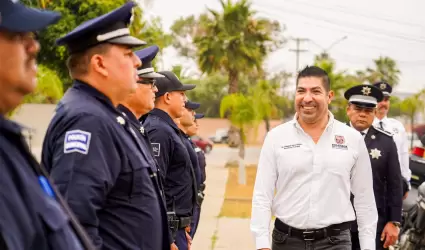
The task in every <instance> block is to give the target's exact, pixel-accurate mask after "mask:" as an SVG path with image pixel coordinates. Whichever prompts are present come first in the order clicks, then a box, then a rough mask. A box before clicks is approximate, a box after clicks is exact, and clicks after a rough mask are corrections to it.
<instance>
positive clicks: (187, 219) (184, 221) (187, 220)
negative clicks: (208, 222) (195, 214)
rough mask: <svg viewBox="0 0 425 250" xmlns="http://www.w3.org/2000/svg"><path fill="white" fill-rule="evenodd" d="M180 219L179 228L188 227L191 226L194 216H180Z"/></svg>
mask: <svg viewBox="0 0 425 250" xmlns="http://www.w3.org/2000/svg"><path fill="white" fill-rule="evenodd" d="M178 220H179V229H182V228H186V227H188V226H190V223H191V222H192V217H178Z"/></svg>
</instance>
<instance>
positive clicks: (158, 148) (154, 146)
mask: <svg viewBox="0 0 425 250" xmlns="http://www.w3.org/2000/svg"><path fill="white" fill-rule="evenodd" d="M151 146H152V151H153V156H155V157H159V156H160V154H161V144H159V143H151Z"/></svg>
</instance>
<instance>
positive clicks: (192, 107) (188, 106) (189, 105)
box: [184, 102, 201, 110]
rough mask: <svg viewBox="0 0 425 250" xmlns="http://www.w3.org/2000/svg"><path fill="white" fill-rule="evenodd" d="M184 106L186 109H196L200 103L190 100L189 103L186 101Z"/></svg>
mask: <svg viewBox="0 0 425 250" xmlns="http://www.w3.org/2000/svg"><path fill="white" fill-rule="evenodd" d="M184 106H185V107H186V108H188V109H191V110H195V109H198V108H199V107H201V104H200V103H197V102H191V103H186V105H184Z"/></svg>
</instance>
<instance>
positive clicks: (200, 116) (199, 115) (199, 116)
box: [195, 113, 205, 120]
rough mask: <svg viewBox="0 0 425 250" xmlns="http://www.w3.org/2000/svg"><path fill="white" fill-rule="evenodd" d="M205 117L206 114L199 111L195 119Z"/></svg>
mask: <svg viewBox="0 0 425 250" xmlns="http://www.w3.org/2000/svg"><path fill="white" fill-rule="evenodd" d="M204 117H205V115H204V114H201V113H199V114H198V113H197V114H195V120H196V119H201V118H204Z"/></svg>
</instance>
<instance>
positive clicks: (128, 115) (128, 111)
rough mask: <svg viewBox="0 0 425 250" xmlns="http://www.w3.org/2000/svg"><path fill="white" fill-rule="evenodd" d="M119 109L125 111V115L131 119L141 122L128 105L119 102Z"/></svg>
mask: <svg viewBox="0 0 425 250" xmlns="http://www.w3.org/2000/svg"><path fill="white" fill-rule="evenodd" d="M117 108H118V110H119V111H121V112H122V113H124V115H125V116H126V117H127V118H128V119H130V120H131V121H132V122H136V123H139V120H137V118H136V116H135V115H134V114H133V112H131V111H130V109H128V108H127V107H126V106H124V105H122V104H119V105H118V107H117Z"/></svg>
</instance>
